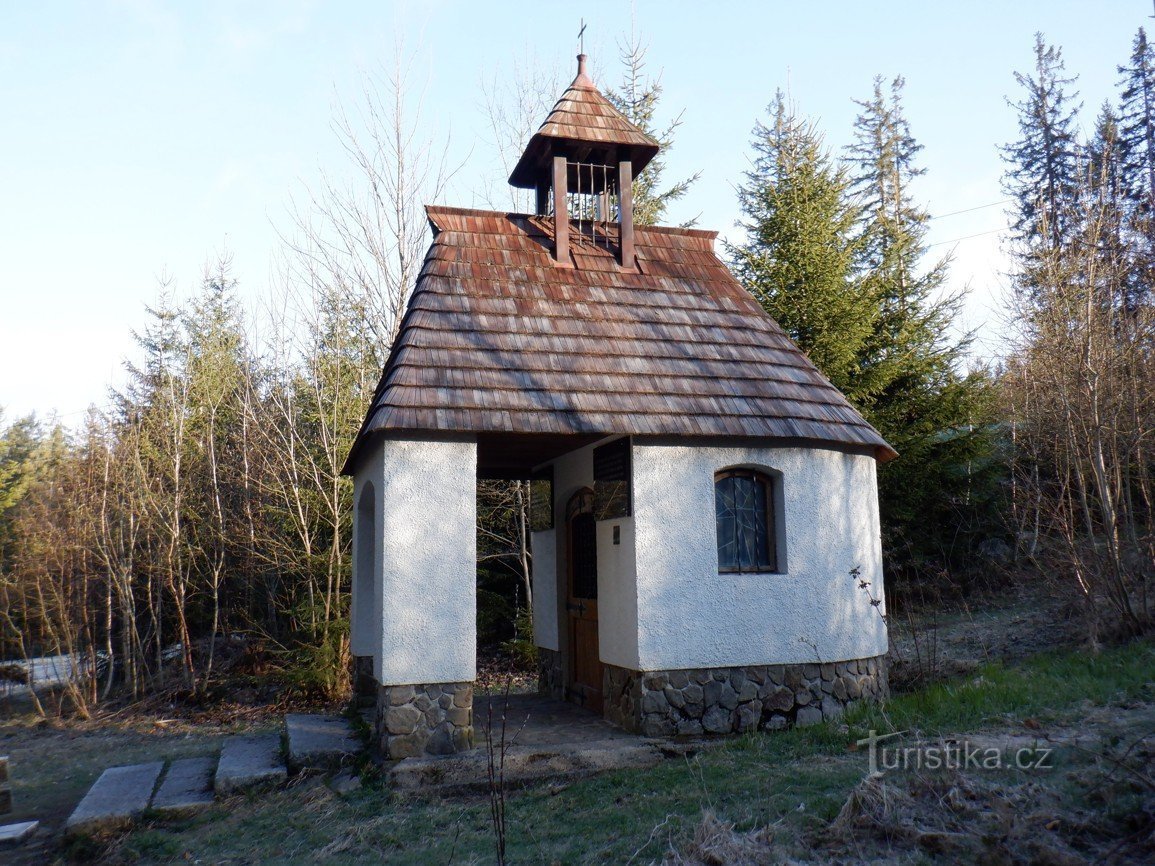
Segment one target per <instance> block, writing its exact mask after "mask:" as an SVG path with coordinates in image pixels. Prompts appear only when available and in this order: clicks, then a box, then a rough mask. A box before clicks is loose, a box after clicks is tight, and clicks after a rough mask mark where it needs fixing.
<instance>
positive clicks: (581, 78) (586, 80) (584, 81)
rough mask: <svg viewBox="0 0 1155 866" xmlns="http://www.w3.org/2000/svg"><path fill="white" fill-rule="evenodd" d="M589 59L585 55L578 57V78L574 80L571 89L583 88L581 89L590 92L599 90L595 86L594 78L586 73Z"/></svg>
mask: <svg viewBox="0 0 1155 866" xmlns="http://www.w3.org/2000/svg"><path fill="white" fill-rule="evenodd" d="M587 59H588V58H587V57H586V55H584V54H579V55H578V56H577V62H578V71H577V77H576V78H575V79H574V80H573V84H571V85H570V87H581V88H585V89H588V90H597V88H596V87H595V86H594V80H593V79H592V78H590V77H589V75H588V74H587V73H586V60H587Z"/></svg>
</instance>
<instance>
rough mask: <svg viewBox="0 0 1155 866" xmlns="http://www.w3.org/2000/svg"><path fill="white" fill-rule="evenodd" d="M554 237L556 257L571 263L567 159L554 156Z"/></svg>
mask: <svg viewBox="0 0 1155 866" xmlns="http://www.w3.org/2000/svg"><path fill="white" fill-rule="evenodd" d="M553 226H554V228H553V237H554V257H555V258H556V259H557V263H558V264H559V265H568V264H569V212H568V208H567V206H566V159H565V157H564V156H557V155H555V156H554V158H553Z"/></svg>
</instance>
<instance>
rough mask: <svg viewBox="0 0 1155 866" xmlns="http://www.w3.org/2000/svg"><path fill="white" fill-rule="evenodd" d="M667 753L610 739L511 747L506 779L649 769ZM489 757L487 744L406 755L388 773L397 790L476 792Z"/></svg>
mask: <svg viewBox="0 0 1155 866" xmlns="http://www.w3.org/2000/svg"><path fill="white" fill-rule="evenodd" d="M665 757H668V755H667V754H666V750H665V749H663V748H662V745H660V744H658V743H655V742H654V741H652V740H641V739H636V738H634V739H631V740H623V739H617V738H615V739H607V740H600V741H596V740H595V741H590V742H585V743H581V744H579V745H574V746H565V745H541V746H529V745H525V746H521V745H515V746H513V747H509V748H507V750H506V753H505V765H504V778H505V785H506V786H507V787H511V788H516V787H520V786H523V785H527V784H530V783H531V782H536V781H540V780H543V779H565V778H579V777H581V776H588V775H593V774H595V773H600V772H604V771H606V770H619V769H625V768H640V767H649V766H652V765H654V764H657V763H658V762H660V761H661V760H662V759H663V758H665ZM488 769H489V756H488V754H487V752H486V751H485V748H484V746H482V747H480V748H476V749H474V750H473V751H472V752H466V753H464V754H459V755H446V756H439V757H421V758H404V759H403V760H400V761H398V762H397V763H396V764H394V765H393V767H392V769H391V770H390V771H389V783H390V785H391V786H392V787H393V788H395V789H397V790H407V791H415V790H441V791H454V790H478V789H483V788H486V787H487V786H488V785H489V775H488Z"/></svg>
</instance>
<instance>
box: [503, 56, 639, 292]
mask: <svg viewBox="0 0 1155 866" xmlns="http://www.w3.org/2000/svg"><path fill="white" fill-rule="evenodd" d="M577 61H578V71H577V77H576V78H574V80H573V83H572V84H570V86H569V87H568V88H567V89H566V91H565V93H563V94H562V96H561V99H559V100H558V101H557V104H556V105H554V107H553V110H551V111H550V113H549V116H548V117H546V119H545V123H543V124H542V125H541V128H540V129H538V131H537V132H536V133H534V136H533V137H532V138H531V139H530V140H529V143H528V144H527V145H526V147H525V151H524V152H523V153H522V155H521V159H520V160H518V163H517V165H516V166H515V167H514V169H513V173H512V174H511V175H510V176H509V182H510V184H511V185H513V186H515V187H518V188H519V189H532V190H535V191H536V203H537V208H536V210H537V213H538V215H540V216H543V217H549V216H552V217H553V228H554V263H555V264H556V265H557V266H558V267H563V268H564V267H572V259H571V257H570V244H571V232H577V233H578V234H579V235H581V236H582V237H584V238H588V239H589V241H590V242H592V243H597V244H604V245H606V246H610V247H613V248H614V249H615V251H616V254H617V258H618V262H619V263H620V265H621V266H622V267H623V268H630V269H633V268H635V267H636V260H635V257H634V203H633V180H634V178H635V177H637V176H638V175H639V174H640V173H641V172H642V170H643V169H644V168H645V167H646V165H648V164H649V162H650V160H652V159H653V158H654V157H655V156H656V155H657V153H658V148H659V146H658V142H657V141H656V140H655V139H654V138H652V137H651V136H649V135H647V134H646V133H645V132H643V131H642V130H641V129H639V128H638V127H637V126H635V125H634V124H632V123H630V121H629V120H627V119H626V117H625V116H624V115H623V114H622V113H621V112H620V111H618V110H617V109H616V108H614V106H613V105H611V104H610V101H609V100H608V99H606V98H605V97H604V96H602V94H601V93H600V92H599V91H598V89H597V87H595V86H594V83H593V80H592V79H591V78H590V76H589V73H588V72H587V71H586V55H584V54H579V55H578V58H577ZM575 224H576V225H575Z"/></svg>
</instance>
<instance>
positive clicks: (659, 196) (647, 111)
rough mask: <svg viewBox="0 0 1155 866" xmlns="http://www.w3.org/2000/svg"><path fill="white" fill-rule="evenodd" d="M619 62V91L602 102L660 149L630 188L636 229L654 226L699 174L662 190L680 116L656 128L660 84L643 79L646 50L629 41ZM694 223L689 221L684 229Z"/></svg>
mask: <svg viewBox="0 0 1155 866" xmlns="http://www.w3.org/2000/svg"><path fill="white" fill-rule="evenodd" d="M621 62H622V66H623V67H624V68H625V73H624V75H623V76H622V85H621V88H620V89H619V90H609V91H607V92H606V99H608V100H609V101H610V103H611V104H612V105H613V106H614V108H616V109H617V110H618V111H620V112H621V113H622V114H624V115H625V116H626V119H627V120H629V121H630V123H632V124H634V126H637V127H638V128H640V129H641V130H642V131H644V132H645V133H646V134H647V135H650V136H652V137H653V138H655V139H657V141H658V143H659V144H660V145H661V147H662V149H661V150H660V151H659V152H658V155H657V156H655V157H654V158H653V159H652V160H651V161H650V164H649V165H648V166H647V167H646V169H645V170H644V171H642V172H641V173H640V174H639V175H638V176H637V177H635V178H634V184H633V192H634V222H635V223H636V224H638V225H658V224H659V223H661V222H662V219H663V218H664V217H665V215H666V211H667V210H668V209H669V207H670V205H671V204H672V203H673V202H675V201H677V200H678V199H680V198H682V197H683V196H684V195H685V194H686V193H687V192H688V191H689V189H690V187H691V186H692V185H693V184H694V182H695V181H696V180H697V179H698V177H699V176H700V175H701V172H695V173H694V174H693V175H692V176H690V177H687V178H684V179H683V180H680V181H677V182H676V183H674V184H673V185H671V186H669V187H666V188H664V189H663V188H662V175H663V174H664V173H665V169H666V155H667V154H668V153H669V152H670V149H671V148H672V147H673V146H674V133H675V132H676V131H677V129H678V127H679V126H681V125H682V115H681V114H680V113H679V114H678V115H677V116H676V117H675V118H674V119H673V120H671V121H670V122H669V123H668V124H666V126H664V127H660V126H658V121H657V113H658V101H659V100H660V99H661V97H662V83H661V81H660V80H659V79H656V78H649V77H647V76H646V73H645V66H646V49H645V46H643V45H642V43H641V41H640V40H639V39H638V38H637V37H636V36H633V37H631V39H630V41H629V42H628V43H627V44H626V45H625V46H624V47H623V48H622V54H621ZM694 222H695V221H694V220H691V221H689V222H688V223H686V225H687V226H689V225H692V224H693V223H694Z"/></svg>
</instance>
